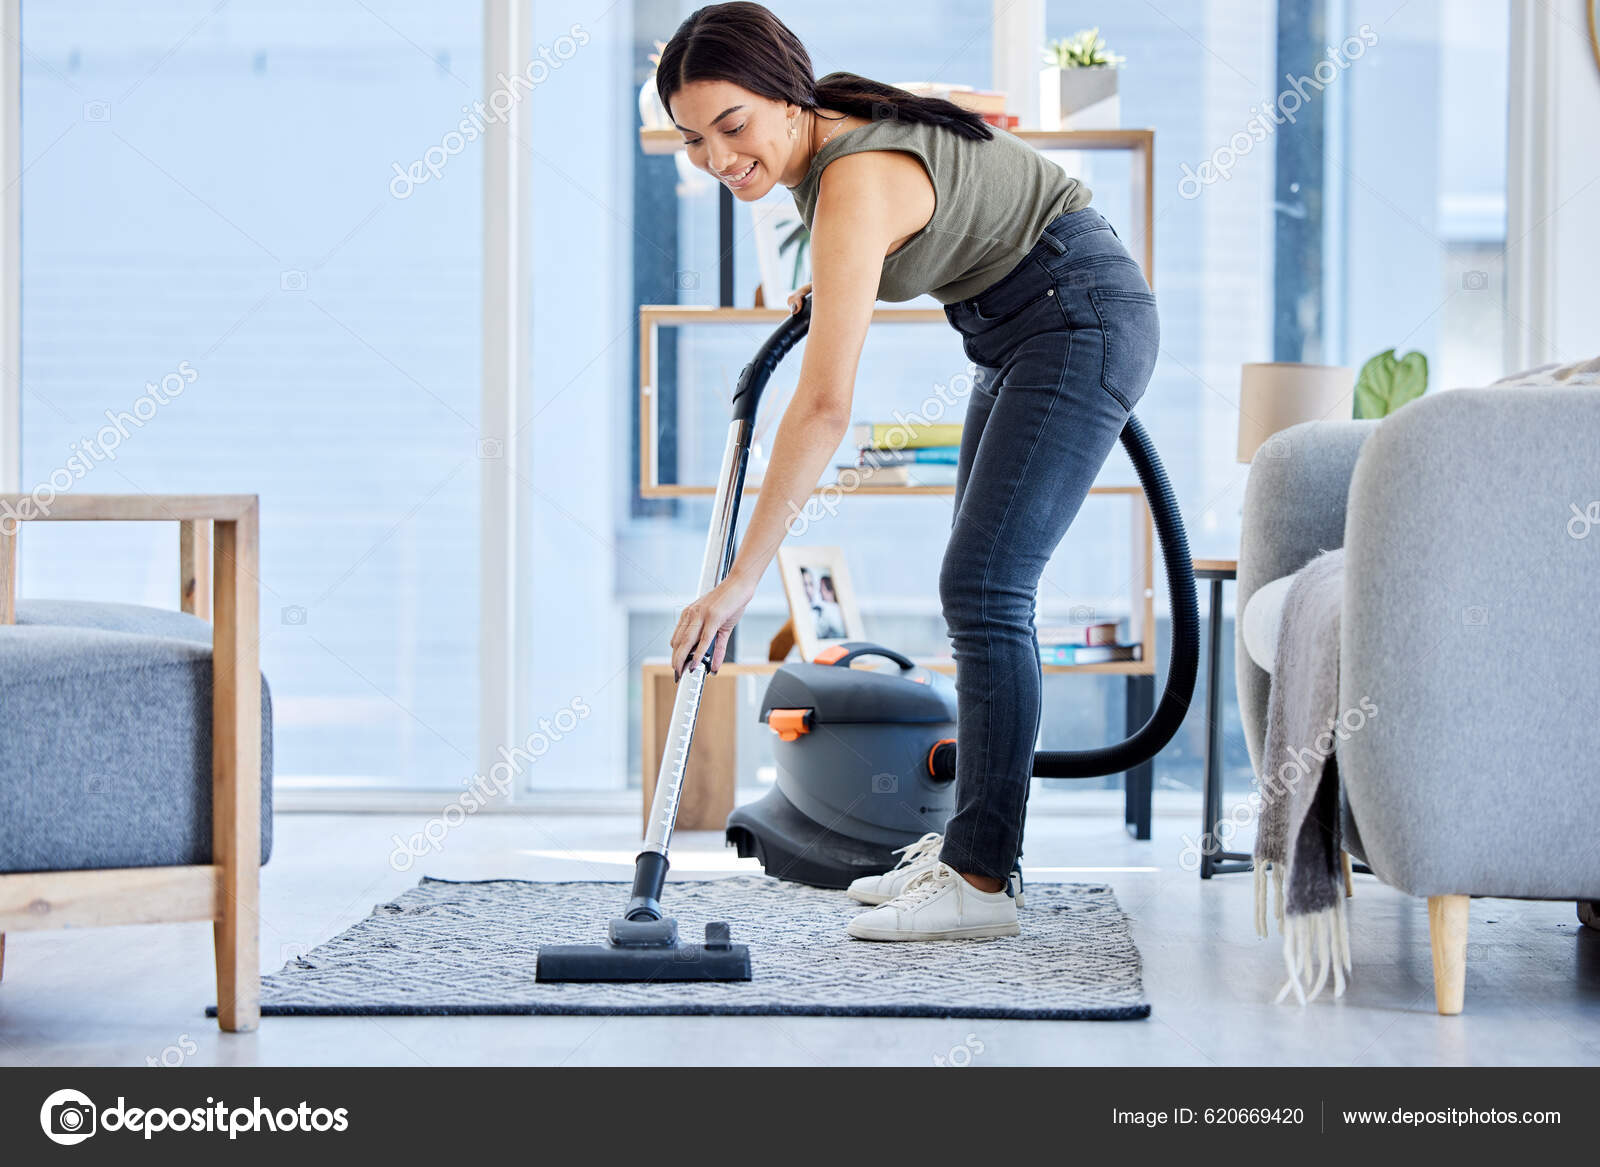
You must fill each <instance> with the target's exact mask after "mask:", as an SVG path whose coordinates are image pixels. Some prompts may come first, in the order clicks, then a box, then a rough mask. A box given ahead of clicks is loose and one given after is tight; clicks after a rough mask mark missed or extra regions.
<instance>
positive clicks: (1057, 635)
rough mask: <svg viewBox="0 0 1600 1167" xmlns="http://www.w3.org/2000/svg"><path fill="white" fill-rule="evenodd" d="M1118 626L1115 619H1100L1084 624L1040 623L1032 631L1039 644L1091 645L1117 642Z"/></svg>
mask: <svg viewBox="0 0 1600 1167" xmlns="http://www.w3.org/2000/svg"><path fill="white" fill-rule="evenodd" d="M1118 627H1119V622H1118V621H1116V620H1102V621H1099V622H1095V623H1086V624H1040V625H1038V626H1037V627H1036V628H1035V629H1034V631H1035V633H1036V634H1037V635H1038V637H1039V643H1040V644H1041V645H1045V644H1081V645H1084V646H1086V647H1092V646H1095V645H1100V644H1115V643H1117V629H1118Z"/></svg>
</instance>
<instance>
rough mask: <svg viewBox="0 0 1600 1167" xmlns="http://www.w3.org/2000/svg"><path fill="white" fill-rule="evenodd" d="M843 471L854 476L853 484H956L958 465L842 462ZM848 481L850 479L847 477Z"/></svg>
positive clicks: (840, 468)
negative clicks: (860, 464)
mask: <svg viewBox="0 0 1600 1167" xmlns="http://www.w3.org/2000/svg"><path fill="white" fill-rule="evenodd" d="M836 469H837V470H838V471H840V472H841V473H843V472H845V471H848V472H849V473H850V474H851V475H853V476H854V479H855V480H854V482H853V483H852V485H853V486H954V485H955V484H956V467H955V466H954V464H952V463H948V462H908V463H905V464H903V465H900V466H849V465H846V464H844V463H840V464H839V466H837V467H836ZM845 481H846V482H849V481H850V479H849V478H846V479H845Z"/></svg>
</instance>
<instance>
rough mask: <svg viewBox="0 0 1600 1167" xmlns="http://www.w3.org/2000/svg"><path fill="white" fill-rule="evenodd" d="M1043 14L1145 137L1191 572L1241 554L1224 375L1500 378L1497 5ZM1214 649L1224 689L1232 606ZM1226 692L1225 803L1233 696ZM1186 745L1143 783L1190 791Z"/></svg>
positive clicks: (1160, 431)
mask: <svg viewBox="0 0 1600 1167" xmlns="http://www.w3.org/2000/svg"><path fill="white" fill-rule="evenodd" d="M1046 14H1047V35H1048V36H1050V37H1059V36H1066V35H1070V34H1071V33H1073V32H1076V31H1077V30H1079V29H1082V28H1090V27H1095V26H1098V27H1099V28H1100V30H1101V35H1102V36H1104V37H1105V38H1106V39H1107V41H1108V42H1109V43H1110V45H1111V47H1112V49H1113V50H1114V51H1115V52H1117V53H1119V54H1121V55H1123V56H1125V57H1126V58H1127V61H1126V64H1125V65H1124V67H1123V69H1122V71H1121V74H1120V79H1119V88H1120V101H1121V116H1122V122H1123V124H1124V125H1128V126H1152V127H1154V128H1155V130H1156V166H1155V172H1156V184H1155V198H1156V202H1155V214H1156V246H1155V252H1156V280H1155V288H1156V294H1157V297H1158V298H1159V300H1160V303H1161V321H1162V359H1161V361H1160V363H1159V365H1158V366H1157V369H1156V374H1155V379H1154V381H1153V383H1152V385H1151V387H1150V389H1149V391H1148V392H1147V393H1146V395H1145V398H1144V400H1143V402H1141V405H1140V413H1141V414H1142V415H1143V416H1144V418H1145V420H1146V422H1147V424H1148V425H1149V427H1150V429H1151V431H1152V435H1153V436H1154V438H1155V441H1156V443H1157V445H1158V446H1159V448H1160V450H1161V453H1162V457H1163V458H1164V459H1165V461H1166V463H1167V467H1168V470H1169V471H1170V472H1171V475H1172V479H1173V483H1174V486H1175V487H1176V489H1177V492H1178V495H1179V497H1180V498H1181V499H1183V501H1184V505H1185V515H1186V518H1187V519H1188V523H1189V533H1190V540H1191V543H1192V544H1193V547H1194V551H1195V553H1196V554H1197V555H1201V556H1216V557H1224V558H1231V557H1233V556H1234V555H1235V554H1236V552H1237V550H1238V538H1239V510H1240V506H1241V504H1242V502H1243V497H1244V481H1245V470H1246V468H1245V467H1242V466H1238V465H1236V464H1235V463H1234V461H1233V458H1234V449H1235V442H1234V433H1235V426H1236V424H1237V418H1238V413H1237V407H1236V402H1237V399H1238V386H1239V366H1240V364H1241V363H1244V362H1249V361H1270V360H1283V361H1309V362H1316V363H1327V364H1343V365H1349V366H1351V367H1353V368H1357V369H1359V367H1360V366H1361V364H1362V363H1363V362H1364V361H1365V360H1366V359H1367V358H1368V357H1370V356H1373V355H1374V354H1376V353H1378V352H1381V351H1382V350H1384V349H1387V348H1398V349H1399V351H1400V352H1402V353H1404V352H1406V351H1408V350H1411V349H1420V350H1421V351H1422V352H1424V353H1425V354H1426V355H1427V357H1428V359H1429V363H1430V365H1431V368H1432V379H1431V385H1432V387H1433V388H1434V389H1441V388H1452V387H1456V386H1462V385H1481V384H1485V383H1486V382H1487V381H1489V380H1492V379H1493V378H1495V377H1497V376H1499V375H1500V374H1501V373H1502V372H1503V371H1504V370H1503V367H1502V356H1501V337H1502V320H1503V315H1504V285H1503V280H1502V270H1503V256H1504V249H1505V214H1506V169H1505V168H1506V108H1507V83H1508V78H1507V68H1508V58H1507V52H1506V44H1507V38H1506V32H1507V29H1508V26H1509V19H1510V18H1509V12H1508V5H1507V4H1506V3H1505V0H1463V2H1462V3H1450V4H1444V3H1426V4H1400V5H1396V4H1377V3H1367V2H1364V0H1343V2H1330V3H1326V4H1279V5H1275V4H1272V3H1266V2H1259V0H1239V2H1236V3H1222V4H1206V5H1160V6H1152V5H1146V4H1130V5H1119V6H1117V7H1116V8H1115V9H1114V10H1108V9H1106V7H1105V6H1103V5H1095V4H1089V3H1084V2H1082V0H1050V2H1049V4H1048V5H1047V8H1046ZM1324 61H1326V62H1329V64H1328V65H1324V66H1322V67H1321V69H1320V72H1319V71H1318V70H1319V65H1318V63H1319V62H1324ZM1269 104H1270V105H1271V106H1272V107H1273V108H1274V110H1275V111H1276V113H1275V114H1274V113H1272V112H1269V111H1266V110H1265V107H1266V106H1268V105H1269ZM1207 163H1209V164H1210V167H1209V169H1204V168H1203V167H1204V164H1207ZM1191 176H1193V177H1191ZM1076 537H1077V533H1076V532H1074V534H1073V535H1070V536H1069V541H1070V540H1071V539H1074V538H1076ZM1086 553H1087V554H1090V555H1093V554H1094V551H1093V549H1092V547H1091V548H1088V549H1086ZM1227 603H1228V604H1229V605H1230V607H1231V604H1232V590H1231V588H1230V589H1228V592H1227ZM1225 648H1226V652H1227V664H1226V667H1225V668H1224V670H1223V676H1224V677H1225V678H1231V677H1232V676H1233V668H1232V622H1231V612H1230V620H1229V624H1228V630H1227V641H1226V645H1225ZM1201 684H1202V689H1203V685H1204V677H1203V676H1202V678H1201ZM1202 696H1203V692H1202ZM1224 697H1225V701H1226V721H1227V733H1228V755H1229V757H1230V758H1231V759H1232V760H1233V769H1232V771H1231V777H1232V779H1233V784H1234V785H1235V786H1236V787H1237V788H1239V789H1243V786H1244V784H1245V783H1247V782H1248V781H1249V777H1250V775H1249V769H1248V766H1247V765H1246V764H1245V761H1244V759H1245V750H1244V744H1243V734H1242V730H1241V728H1240V726H1239V723H1238V714H1237V710H1236V708H1235V707H1234V702H1233V686H1232V684H1229V685H1227V691H1226V693H1225V694H1224ZM1047 712H1048V711H1047ZM1110 729H1111V727H1109V726H1108V727H1106V732H1107V733H1109V732H1110ZM1203 732H1204V725H1203V721H1202V719H1200V718H1191V719H1190V723H1189V724H1188V725H1187V726H1186V727H1185V731H1184V734H1183V735H1182V736H1181V737H1180V739H1179V741H1178V742H1177V743H1176V745H1175V746H1174V747H1173V748H1170V749H1169V750H1168V752H1167V753H1166V754H1164V755H1163V757H1162V759H1161V760H1160V762H1159V763H1158V766H1157V781H1158V784H1161V785H1168V784H1172V783H1176V784H1179V785H1183V786H1192V785H1195V784H1197V782H1198V778H1199V769H1198V760H1199V758H1200V757H1201V756H1202V750H1203V740H1202V738H1201V736H1200V735H1201V734H1203Z"/></svg>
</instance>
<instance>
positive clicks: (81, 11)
mask: <svg viewBox="0 0 1600 1167" xmlns="http://www.w3.org/2000/svg"><path fill="white" fill-rule="evenodd" d="M481 23H482V21H481V16H480V13H479V12H478V11H477V9H476V7H475V6H473V5H470V4H462V5H458V4H442V3H432V2H428V0H410V2H405V3H401V2H391V3H383V2H378V0H374V2H372V3H369V4H362V5H339V6H334V7H331V8H330V7H329V6H327V5H322V4H317V3H312V2H309V0H307V2H302V3H295V4H285V3H282V2H281V0H271V2H269V0H234V2H233V3H231V4H228V5H225V6H222V5H217V4H215V3H213V2H211V0H205V2H187V3H180V2H168V3H162V4H146V5H138V6H132V7H130V6H128V5H124V4H118V3H112V2H107V0H76V2H57V0H52V2H51V3H49V4H45V3H27V4H24V6H23V41H24V48H23V52H22V61H23V81H22V85H23V103H22V106H23V142H22V153H23V163H24V167H25V170H24V174H23V179H22V182H23V236H22V249H23V250H22V294H23V309H22V319H23V351H22V373H23V377H22V379H23V389H22V411H23V413H22V455H23V465H22V476H23V485H24V487H25V488H31V487H32V486H34V485H35V484H38V483H41V482H45V481H48V480H49V478H50V476H51V473H52V472H53V471H55V470H57V469H59V468H61V467H65V466H70V465H72V464H74V463H73V462H72V461H71V460H72V459H74V456H75V455H76V456H77V458H78V461H79V463H81V464H83V465H86V466H88V467H89V469H88V471H87V473H84V474H83V475H81V477H80V479H79V480H78V481H76V482H75V483H74V484H73V485H72V487H71V489H72V490H74V491H101V492H125V491H146V492H152V493H154V492H163V491H183V490H194V491H245V492H255V493H259V494H260V495H261V503H262V577H261V598H262V622H261V631H262V646H261V656H262V662H263V669H264V671H265V672H266V674H267V677H268V679H269V682H270V684H271V686H272V690H273V696H274V698H275V712H276V727H275V729H276V735H275V744H276V770H277V781H278V783H279V786H280V789H283V788H285V787H292V786H294V785H296V784H299V783H306V782H311V783H315V784H319V785H377V786H402V787H405V786H411V787H419V786H441V787H442V786H448V785H451V784H453V783H454V782H455V781H457V780H459V778H460V777H462V776H464V775H467V774H470V773H471V771H472V768H473V766H474V763H475V760H476V754H475V748H476V743H475V735H476V732H477V721H476V713H475V705H476V702H475V694H476V691H477V676H476V657H477V651H476V646H477V595H478V592H477V546H478V523H477V508H478V504H477V498H478V465H479V464H478V456H479V449H478V399H479V358H478V350H479V311H478V299H479V280H480V266H479V258H478V257H479V253H480V243H479V236H480V230H481V227H480V225H481V222H482V216H481V210H480V207H481V194H482V188H481V185H480V173H479V166H478V164H477V163H476V161H475V160H473V159H470V158H455V159H453V160H452V161H451V163H450V165H449V167H448V169H447V170H446V171H445V172H444V173H443V174H442V175H441V176H440V177H439V179H438V181H430V182H429V183H428V184H427V185H426V186H422V187H419V188H418V189H417V190H416V191H415V192H412V194H411V197H404V198H402V197H397V191H403V190H404V187H403V185H399V184H396V183H395V182H394V180H395V169H394V167H395V166H396V165H399V166H400V167H401V168H406V167H409V166H410V165H411V164H412V163H413V162H414V161H416V160H419V159H421V158H423V157H424V155H425V152H426V151H428V149H429V147H430V146H435V145H437V144H438V143H439V142H440V140H441V138H442V136H443V135H444V134H445V133H446V132H447V131H448V130H450V129H451V128H452V127H454V126H455V124H456V122H457V121H458V120H459V118H460V116H461V115H460V113H459V112H458V111H459V107H460V106H462V105H463V104H464V103H466V102H467V101H469V100H471V99H472V98H473V97H475V96H477V95H478V93H479V91H480V89H481V85H480V83H479V79H478V77H479V71H480V61H481V59H482V45H481V31H480V30H481ZM152 387H153V388H152ZM68 526H71V525H62V526H60V527H58V526H55V525H51V524H41V525H40V526H38V527H37V528H29V530H28V531H27V534H26V537H25V538H24V540H23V551H22V565H23V579H22V585H23V594H24V595H36V596H38V595H49V596H64V597H92V598H97V599H131V600H138V601H144V602H148V603H154V604H159V605H163V606H171V605H172V604H173V603H174V602H175V600H176V595H177V535H176V530H175V528H165V527H163V528H158V529H152V528H150V527H149V526H148V525H142V526H141V525H129V527H130V529H128V530H125V531H113V530H108V529H105V528H101V527H90V528H85V529H71V530H69V529H63V528H65V527H68ZM135 528H136V529H135Z"/></svg>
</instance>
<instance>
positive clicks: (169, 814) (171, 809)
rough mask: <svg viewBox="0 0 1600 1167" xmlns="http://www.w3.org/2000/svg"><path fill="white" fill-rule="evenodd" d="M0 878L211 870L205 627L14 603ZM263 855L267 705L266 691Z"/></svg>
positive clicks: (0, 677)
mask: <svg viewBox="0 0 1600 1167" xmlns="http://www.w3.org/2000/svg"><path fill="white" fill-rule="evenodd" d="M0 710H3V711H4V712H3V716H0V872H17V871H72V870H81V869H89V868H105V867H158V866H168V865H184V864H198V863H209V862H211V626H210V625H209V624H208V623H206V622H205V621H204V620H200V619H197V618H195V617H193V616H188V615H185V614H184V613H182V612H172V611H163V610H161V609H157V608H146V607H141V606H139V605H135V604H101V603H86V602H80V601H66V600H31V601H30V600H23V601H19V602H18V604H17V624H16V626H14V627H0ZM261 728H262V743H261V773H262V782H261V858H262V861H263V862H265V861H266V859H267V857H268V856H269V855H270V854H271V848H272V699H271V695H270V693H269V692H268V690H267V683H266V679H265V678H262V682H261Z"/></svg>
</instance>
